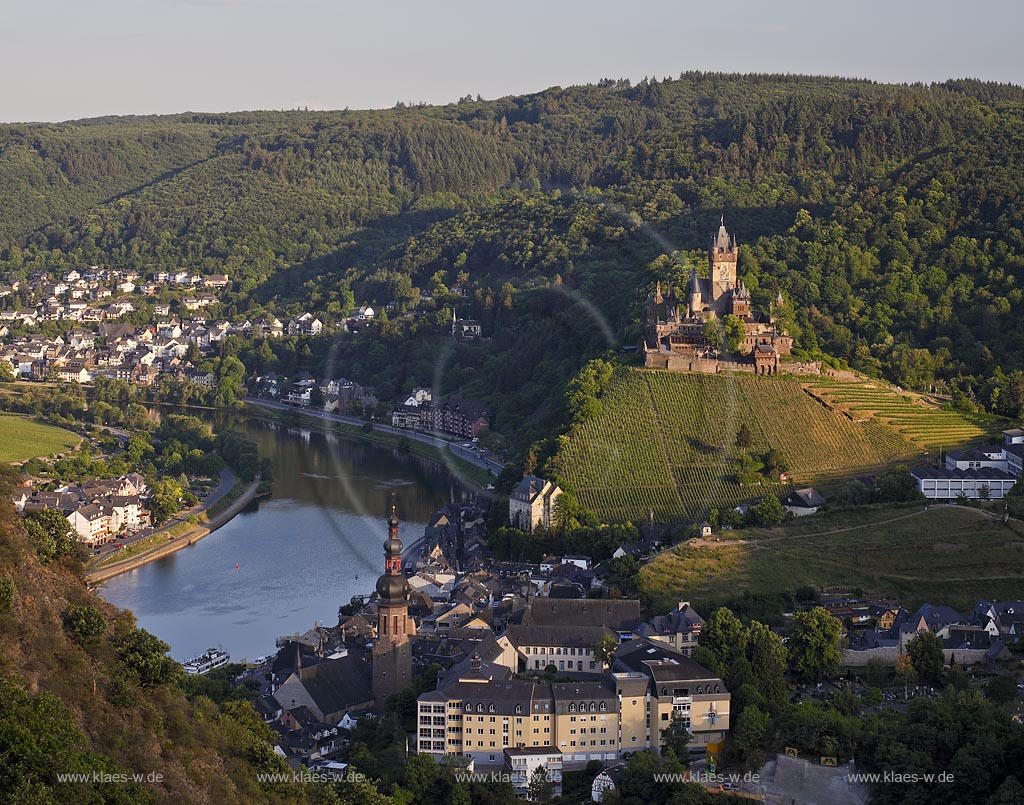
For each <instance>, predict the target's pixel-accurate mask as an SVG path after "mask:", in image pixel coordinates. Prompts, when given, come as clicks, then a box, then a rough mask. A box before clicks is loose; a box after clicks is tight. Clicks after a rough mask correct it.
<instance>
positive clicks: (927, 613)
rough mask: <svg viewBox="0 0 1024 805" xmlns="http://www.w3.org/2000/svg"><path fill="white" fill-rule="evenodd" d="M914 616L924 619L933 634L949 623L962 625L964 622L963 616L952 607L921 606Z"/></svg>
mask: <svg viewBox="0 0 1024 805" xmlns="http://www.w3.org/2000/svg"><path fill="white" fill-rule="evenodd" d="M914 614H915V615H920V616H921V617H922V618H924V620H925V623H927V624H928V628H929V629H931V630H932V631H933V632H937V631H938V630H939V629H941V628H942V627H943V626H945V625H947V624H949V623H962V622H963V621H964V616H963V615H961V614H960V613H959V612H957V611H956V610H955V609H953V608H952V607H947V606H945V605H936V604H923V605H922V606H921V607H920V609H918V610H917V612H915V613H914Z"/></svg>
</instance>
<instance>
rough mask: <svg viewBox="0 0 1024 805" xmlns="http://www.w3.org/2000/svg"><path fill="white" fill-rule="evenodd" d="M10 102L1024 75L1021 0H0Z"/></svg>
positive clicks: (117, 106) (0, 63)
mask: <svg viewBox="0 0 1024 805" xmlns="http://www.w3.org/2000/svg"><path fill="white" fill-rule="evenodd" d="M0 12H2V17H0V19H2V22H0V76H2V79H0V120H2V121H24V120H67V119H73V118H79V117H92V116H97V115H104V114H133V113H134V114H148V113H170V112H182V111H227V110H239V109H286V108H295V107H296V106H309V107H311V108H323V109H341V108H345V107H349V108H353V109H356V108H367V107H387V106H392V105H394V103H395V101H398V100H403V101H412V102H417V101H425V102H427V103H446V102H449V101H453V100H455V99H457V98H458V97H460V96H462V95H465V94H466V93H472V94H473V95H476V94H477V93H479V94H481V95H483V96H484V97H485V98H495V97H499V96H502V95H510V94H519V93H527V92H536V91H538V90H541V89H544V88H545V87H549V86H553V85H562V86H567V85H569V84H577V83H587V82H595V81H597V80H599V79H600V78H602V77H605V76H607V77H612V78H619V77H628V78H631V79H634V80H636V79H640V78H642V77H643V76H645V75H656V76H658V77H665V76H673V77H674V76H677V75H678V74H679V73H680V71H682V70H689V69H702V70H723V71H735V72H800V73H814V74H826V75H847V76H862V77H867V78H873V79H876V80H880V81H893V82H911V81H934V80H942V79H945V78H954V77H963V76H973V77H978V78H983V79H989V80H997V81H1010V82H1013V83H1017V84H1020V83H1024V56H1022V55H1021V43H1020V37H1021V34H1022V32H1024V2H1021V0H976V1H975V2H970V3H967V2H962V1H961V2H952V0H888V2H879V0H847V1H846V2H842V3H834V2H829V0H819V2H811V1H810V0H792V1H789V0H721V2H717V3H716V2H710V1H707V0H705V1H704V2H689V1H688V0H676V2H671V0H635V2H615V3H612V2H607V0H589V1H588V2H583V1H580V0H562V1H560V0H546V1H545V2H539V1H538V0H505V1H504V2H485V1H484V0H478V1H477V2H471V0H433V2H431V0H420V2H412V1H411V0H390V2H376V3H375V2H372V1H371V2H364V3H359V4H354V3H349V2H345V0H0Z"/></svg>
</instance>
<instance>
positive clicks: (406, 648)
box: [372, 506, 416, 710]
mask: <svg viewBox="0 0 1024 805" xmlns="http://www.w3.org/2000/svg"><path fill="white" fill-rule="evenodd" d="M403 547H404V546H403V545H402V541H401V540H400V539H399V538H398V514H397V513H396V511H395V507H394V506H392V507H391V516H390V517H388V538H387V540H386V541H385V542H384V574H383V575H382V576H381V577H380V578H378V579H377V595H378V596H379V597H378V600H377V640H376V641H375V642H374V644H373V655H372V661H373V698H374V702H375V704H376V707H377V708H378V710H383V708H384V704H385V702H386V701H387V698H388V696H393V695H395V694H396V693H398V692H400V691H402V690H404V689H405V688H407V687H409V685H411V684H412V644H411V643H410V642H409V636H410V635H412V634H415V633H416V628H415V624H414V623H413V621H412V620H411V619H410V618H409V582H408V581H406V579H405V576H404V574H403V573H402V549H403Z"/></svg>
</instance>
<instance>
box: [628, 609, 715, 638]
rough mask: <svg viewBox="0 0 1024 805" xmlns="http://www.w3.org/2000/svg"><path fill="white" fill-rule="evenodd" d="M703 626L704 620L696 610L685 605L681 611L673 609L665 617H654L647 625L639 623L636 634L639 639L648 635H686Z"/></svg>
mask: <svg viewBox="0 0 1024 805" xmlns="http://www.w3.org/2000/svg"><path fill="white" fill-rule="evenodd" d="M703 625H704V619H703V618H702V617H701V616H700V615H698V614H697V610H695V609H694V608H693V607H691V606H690V605H689V604H687V605H686V606H685V607H684V608H683V609H675V610H673V611H672V612H669V613H668V614H667V615H655V616H654V617H653V618H651V619H650V620H649V621H648V622H647V623H641V624H640V626H638V627H637V630H636V633H637V634H638V635H640V636H641V637H646V636H648V635H670V634H676V633H677V632H678V633H680V634H686V633H687V632H691V631H693V630H694V628H697V629H699V628H700V627H701V626H703Z"/></svg>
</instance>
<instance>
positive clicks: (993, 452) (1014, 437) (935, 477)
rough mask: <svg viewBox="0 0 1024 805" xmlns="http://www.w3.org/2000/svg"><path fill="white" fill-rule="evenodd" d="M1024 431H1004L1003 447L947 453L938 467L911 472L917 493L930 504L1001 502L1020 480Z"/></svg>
mask: <svg viewBox="0 0 1024 805" xmlns="http://www.w3.org/2000/svg"><path fill="white" fill-rule="evenodd" d="M1022 462H1024V428H1012V429H1010V430H1004V431H1003V443H1002V444H1000V445H985V446H982V447H971V448H968V449H966V450H950V451H949V452H948V453H946V460H945V463H944V464H943V466H941V467H928V466H925V467H915V468H914V469H913V470H911V474H912V475H913V477H914V480H915V481H916V482H917V489H918V491H919V492H920V493H921V494H922V495H924V496H925V497H926V498H928V499H929V500H955V499H956V498H958V497H960V496H963V497H966V498H971V499H975V500H976V499H978V498H986V499H992V500H1001V499H1002V498H1004V497H1006V495H1007V494H1008V493H1009V491H1010V490H1011V489H1012V488H1013V487H1014V485H1015V484H1016V483H1017V481H1018V479H1019V478H1020V477H1021V465H1022Z"/></svg>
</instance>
